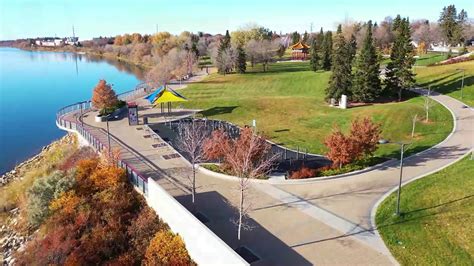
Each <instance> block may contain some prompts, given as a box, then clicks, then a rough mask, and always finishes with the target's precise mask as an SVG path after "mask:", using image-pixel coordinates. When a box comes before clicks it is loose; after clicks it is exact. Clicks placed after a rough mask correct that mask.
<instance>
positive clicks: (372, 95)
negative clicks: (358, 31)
mask: <svg viewBox="0 0 474 266" xmlns="http://www.w3.org/2000/svg"><path fill="white" fill-rule="evenodd" d="M379 68H380V63H379V60H378V56H377V51H376V49H375V46H374V40H373V38H372V21H369V22H368V23H367V31H366V36H365V39H364V42H363V44H362V49H361V51H360V54H359V57H358V58H357V61H356V70H355V73H354V80H353V86H352V98H353V100H356V101H361V102H372V101H374V100H375V99H376V98H377V97H378V96H379V95H380V94H381V90H382V88H381V83H380V77H379Z"/></svg>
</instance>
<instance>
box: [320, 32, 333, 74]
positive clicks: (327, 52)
mask: <svg viewBox="0 0 474 266" xmlns="http://www.w3.org/2000/svg"><path fill="white" fill-rule="evenodd" d="M331 56H332V32H330V31H328V32H326V35H324V42H323V45H322V52H321V65H322V67H323V69H324V70H326V71H328V70H331Z"/></svg>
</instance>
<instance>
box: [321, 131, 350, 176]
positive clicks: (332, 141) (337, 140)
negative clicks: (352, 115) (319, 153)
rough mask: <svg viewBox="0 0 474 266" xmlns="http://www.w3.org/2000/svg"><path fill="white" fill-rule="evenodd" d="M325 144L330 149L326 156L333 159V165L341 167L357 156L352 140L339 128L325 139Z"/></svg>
mask: <svg viewBox="0 0 474 266" xmlns="http://www.w3.org/2000/svg"><path fill="white" fill-rule="evenodd" d="M324 144H325V145H326V147H327V148H328V149H329V150H328V152H327V153H326V156H327V157H328V158H329V160H331V161H332V163H333V166H337V167H339V168H341V167H342V166H343V165H344V164H348V163H350V162H352V161H353V160H354V158H355V157H356V156H355V151H354V145H353V143H352V140H351V139H350V138H348V137H346V136H345V135H344V134H343V133H342V132H341V131H340V130H339V129H338V128H336V129H334V130H333V132H332V134H331V135H329V136H328V137H327V138H326V139H325V140H324Z"/></svg>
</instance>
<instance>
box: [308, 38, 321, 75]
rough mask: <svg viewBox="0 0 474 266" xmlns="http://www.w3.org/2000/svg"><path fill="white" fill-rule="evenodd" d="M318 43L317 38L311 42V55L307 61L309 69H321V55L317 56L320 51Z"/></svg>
mask: <svg viewBox="0 0 474 266" xmlns="http://www.w3.org/2000/svg"><path fill="white" fill-rule="evenodd" d="M320 49H321V48H320V45H319V44H318V41H317V39H314V40H313V43H312V44H311V49H310V51H309V52H310V55H311V60H310V61H309V65H310V67H311V70H313V71H318V70H319V69H321V57H320V56H319V51H320Z"/></svg>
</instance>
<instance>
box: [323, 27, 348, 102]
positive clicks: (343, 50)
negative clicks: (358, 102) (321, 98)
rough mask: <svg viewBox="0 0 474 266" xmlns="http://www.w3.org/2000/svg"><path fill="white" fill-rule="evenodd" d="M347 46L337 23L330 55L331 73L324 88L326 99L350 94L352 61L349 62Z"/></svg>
mask: <svg viewBox="0 0 474 266" xmlns="http://www.w3.org/2000/svg"><path fill="white" fill-rule="evenodd" d="M347 48H348V47H347V45H346V41H345V39H344V36H343V35H342V29H341V25H339V27H338V29H337V34H336V37H335V44H334V53H333V56H332V68H331V70H332V73H331V77H330V78H329V86H328V87H327V88H326V99H331V98H335V99H339V98H341V96H342V95H343V94H345V95H350V92H351V79H352V74H351V73H352V62H349V60H350V55H349V51H348V49H347Z"/></svg>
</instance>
